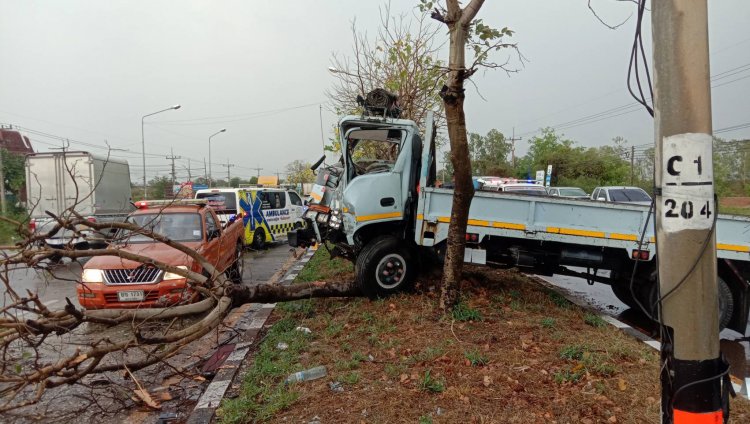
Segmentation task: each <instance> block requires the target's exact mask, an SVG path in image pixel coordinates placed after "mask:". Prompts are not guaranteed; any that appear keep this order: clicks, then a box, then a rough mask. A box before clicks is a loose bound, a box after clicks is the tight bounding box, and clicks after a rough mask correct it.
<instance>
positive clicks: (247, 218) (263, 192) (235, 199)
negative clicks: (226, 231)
mask: <svg viewBox="0 0 750 424" xmlns="http://www.w3.org/2000/svg"><path fill="white" fill-rule="evenodd" d="M195 198H196V199H205V200H207V201H208V205H209V206H211V207H213V208H214V209H215V210H216V213H217V214H218V215H219V219H220V220H221V222H222V223H226V222H227V221H228V220H229V219H231V217H232V216H239V217H241V218H242V222H243V225H244V228H245V229H244V230H243V234H244V237H243V243H244V245H246V246H249V245H252V247H254V248H256V249H261V248H263V247H264V246H265V244H266V243H270V242H275V241H279V240H286V237H287V233H288V232H289V231H292V230H293V229H295V228H299V227H300V226H301V225H302V214H303V213H304V211H305V205H304V203H303V201H302V199H301V198H300V196H299V194H297V192H296V191H294V190H291V189H284V188H275V187H243V188H210V189H204V190H198V191H196V192H195Z"/></svg>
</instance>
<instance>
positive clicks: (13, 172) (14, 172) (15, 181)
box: [2, 149, 26, 196]
mask: <svg viewBox="0 0 750 424" xmlns="http://www.w3.org/2000/svg"><path fill="white" fill-rule="evenodd" d="M2 155H3V163H2V167H3V174H4V176H5V190H7V191H8V192H10V193H13V194H15V195H16V196H19V195H20V194H21V193H20V192H21V190H22V189H23V187H24V184H25V183H26V162H25V158H24V156H23V155H17V154H15V153H10V152H9V151H8V150H6V149H3V152H2Z"/></svg>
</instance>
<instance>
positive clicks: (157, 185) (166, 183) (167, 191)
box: [148, 176, 172, 199]
mask: <svg viewBox="0 0 750 424" xmlns="http://www.w3.org/2000/svg"><path fill="white" fill-rule="evenodd" d="M171 195H172V177H167V176H162V177H155V178H153V179H152V180H151V181H149V182H148V198H149V199H164V198H168V197H171Z"/></svg>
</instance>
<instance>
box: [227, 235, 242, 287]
mask: <svg viewBox="0 0 750 424" xmlns="http://www.w3.org/2000/svg"><path fill="white" fill-rule="evenodd" d="M242 252H243V246H242V241H241V240H238V241H237V248H236V250H235V254H234V255H235V256H234V262H232V265H230V266H229V268H227V277H228V278H229V279H230V280H232V282H233V283H237V284H242V273H243V271H244V269H245V264H244V262H243V261H242Z"/></svg>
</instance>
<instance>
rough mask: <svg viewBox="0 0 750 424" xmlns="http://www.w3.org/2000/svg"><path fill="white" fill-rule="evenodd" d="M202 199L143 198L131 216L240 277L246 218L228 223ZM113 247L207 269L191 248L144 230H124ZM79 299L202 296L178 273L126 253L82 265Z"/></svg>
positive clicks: (137, 303) (98, 305) (133, 302)
mask: <svg viewBox="0 0 750 424" xmlns="http://www.w3.org/2000/svg"><path fill="white" fill-rule="evenodd" d="M207 203H208V202H207V201H205V200H203V201H201V200H193V199H188V200H182V201H180V200H156V201H154V200H152V201H140V202H137V203H136V205H137V206H138V208H139V209H137V210H136V211H134V212H133V213H131V214H130V215H128V217H127V221H126V222H130V223H133V224H137V225H138V226H140V227H143V228H146V229H149V230H151V231H153V232H155V233H158V234H161V235H164V236H166V237H168V238H170V239H171V240H173V241H176V242H179V243H181V244H183V245H185V246H187V247H189V248H191V249H193V250H195V251H196V252H199V253H200V254H202V255H203V256H204V257H205V258H206V259H207V260H208V261H209V262H210V263H211V264H213V265H214V266H215V267H216V268H217V270H219V271H221V272H226V273H227V276H228V277H229V278H230V279H232V280H233V281H234V282H241V281H242V270H243V266H242V252H243V246H242V238H243V232H242V230H243V228H242V220H241V219H236V218H233V219H231V220H230V221H229V222H227V225H226V226H222V225H221V224H220V223H219V218H218V216H217V215H216V212H215V211H214V210H213V208H211V207H207V206H206V204H207ZM113 247H115V248H117V249H121V250H123V251H126V252H131V253H134V254H140V255H144V256H148V257H149V258H153V259H154V260H156V261H160V262H163V263H166V264H167V265H171V266H174V267H177V268H182V269H185V270H188V269H189V270H191V271H194V272H197V273H201V272H203V267H202V266H201V264H200V263H198V262H197V261H194V260H193V259H192V258H191V257H190V256H188V255H187V254H185V253H183V252H181V251H179V250H177V249H174V248H173V247H170V246H167V245H166V244H164V243H161V242H158V241H155V240H154V239H152V238H150V237H147V236H145V235H143V234H139V233H136V232H128V231H121V232H119V233H118V234H117V236H116V238H115V239H114V241H113ZM77 291H78V302H79V303H80V304H81V306H83V307H84V308H87V309H103V308H144V307H164V306H170V305H175V304H181V303H191V302H193V301H195V300H196V299H197V298H198V297H199V296H198V293H197V292H196V291H195V290H193V289H192V288H191V287H190V286H189V285H188V283H187V279H186V278H185V277H183V276H181V275H179V274H176V273H172V272H164V271H162V270H160V269H158V268H156V267H153V266H149V265H146V264H142V263H140V262H136V261H132V260H128V259H123V258H120V257H119V256H95V257H93V258H91V260H89V261H88V262H86V264H85V265H84V266H83V273H82V274H81V282H80V284H78V287H77Z"/></svg>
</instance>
